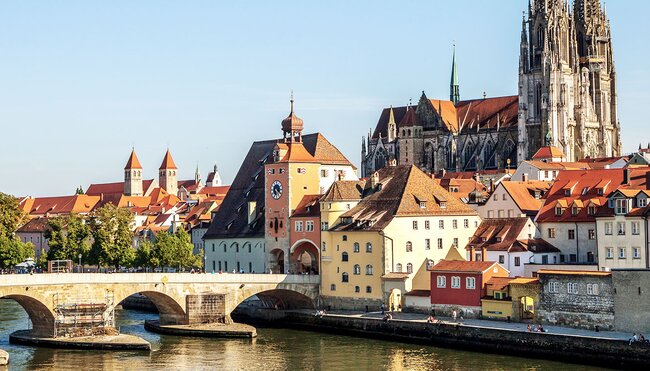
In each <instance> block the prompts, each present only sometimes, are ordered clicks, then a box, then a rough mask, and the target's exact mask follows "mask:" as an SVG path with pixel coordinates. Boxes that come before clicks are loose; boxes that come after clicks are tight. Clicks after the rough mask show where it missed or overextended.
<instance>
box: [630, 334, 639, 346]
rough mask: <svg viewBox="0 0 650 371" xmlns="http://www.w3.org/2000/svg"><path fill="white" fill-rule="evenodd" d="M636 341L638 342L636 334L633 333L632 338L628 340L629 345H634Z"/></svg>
mask: <svg viewBox="0 0 650 371" xmlns="http://www.w3.org/2000/svg"><path fill="white" fill-rule="evenodd" d="M637 341H639V337H638V336H636V332H635V333H633V334H632V337H631V338H630V345H632V343H635V342H637Z"/></svg>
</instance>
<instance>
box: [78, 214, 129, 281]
mask: <svg viewBox="0 0 650 371" xmlns="http://www.w3.org/2000/svg"><path fill="white" fill-rule="evenodd" d="M88 224H89V225H90V231H91V235H92V237H93V244H92V247H91V249H90V256H89V258H90V259H89V262H90V263H92V264H97V265H98V266H99V267H106V266H110V267H115V268H119V267H120V266H131V265H132V264H133V262H134V260H135V249H134V248H133V247H132V239H133V232H132V231H131V225H132V224H133V215H132V214H131V212H130V211H129V210H128V209H120V208H117V207H116V206H114V205H113V204H110V203H108V204H106V205H104V206H102V207H100V208H99V209H97V210H96V211H95V213H94V215H93V216H92V217H91V218H90V220H89V223H88Z"/></svg>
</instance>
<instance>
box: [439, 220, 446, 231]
mask: <svg viewBox="0 0 650 371" xmlns="http://www.w3.org/2000/svg"><path fill="white" fill-rule="evenodd" d="M438 228H440V229H445V221H444V220H439V221H438Z"/></svg>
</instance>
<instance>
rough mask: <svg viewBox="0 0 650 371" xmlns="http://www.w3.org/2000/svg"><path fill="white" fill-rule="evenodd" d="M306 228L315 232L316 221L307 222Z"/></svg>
mask: <svg viewBox="0 0 650 371" xmlns="http://www.w3.org/2000/svg"><path fill="white" fill-rule="evenodd" d="M305 230H306V231H307V232H313V231H314V222H313V221H307V222H305Z"/></svg>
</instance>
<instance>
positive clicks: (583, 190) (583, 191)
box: [582, 187, 589, 196]
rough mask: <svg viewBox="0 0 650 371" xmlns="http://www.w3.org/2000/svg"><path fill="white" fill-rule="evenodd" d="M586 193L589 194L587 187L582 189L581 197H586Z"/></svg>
mask: <svg viewBox="0 0 650 371" xmlns="http://www.w3.org/2000/svg"><path fill="white" fill-rule="evenodd" d="M588 192H589V187H584V188H583V189H582V195H583V196H584V195H586V194H587V193H588Z"/></svg>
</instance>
